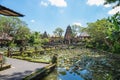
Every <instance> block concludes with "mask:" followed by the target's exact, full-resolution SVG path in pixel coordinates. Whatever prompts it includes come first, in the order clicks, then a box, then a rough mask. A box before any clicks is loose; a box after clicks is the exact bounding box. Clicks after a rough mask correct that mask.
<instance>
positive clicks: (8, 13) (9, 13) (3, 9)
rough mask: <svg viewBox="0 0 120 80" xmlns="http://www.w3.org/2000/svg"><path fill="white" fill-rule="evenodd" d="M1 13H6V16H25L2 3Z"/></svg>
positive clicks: (0, 6)
mask: <svg viewBox="0 0 120 80" xmlns="http://www.w3.org/2000/svg"><path fill="white" fill-rule="evenodd" d="M0 14H2V15H5V16H15V17H23V16H24V15H23V14H20V13H18V12H16V11H13V10H11V9H9V8H7V7H4V6H2V5H0Z"/></svg>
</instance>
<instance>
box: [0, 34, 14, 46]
mask: <svg viewBox="0 0 120 80" xmlns="http://www.w3.org/2000/svg"><path fill="white" fill-rule="evenodd" d="M12 40H13V37H11V36H9V35H8V34H7V33H2V34H0V46H1V47H2V46H8V42H9V41H12Z"/></svg>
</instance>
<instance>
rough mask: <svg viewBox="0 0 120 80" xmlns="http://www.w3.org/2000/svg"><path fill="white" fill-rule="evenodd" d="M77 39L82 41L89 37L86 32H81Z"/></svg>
mask: <svg viewBox="0 0 120 80" xmlns="http://www.w3.org/2000/svg"><path fill="white" fill-rule="evenodd" d="M78 37H79V39H80V40H83V39H89V38H90V35H88V34H87V33H86V32H81V33H80V35H79V36H78Z"/></svg>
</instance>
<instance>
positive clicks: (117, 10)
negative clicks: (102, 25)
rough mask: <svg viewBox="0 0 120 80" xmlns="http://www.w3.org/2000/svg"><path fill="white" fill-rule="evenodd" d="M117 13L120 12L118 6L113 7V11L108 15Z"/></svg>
mask: <svg viewBox="0 0 120 80" xmlns="http://www.w3.org/2000/svg"><path fill="white" fill-rule="evenodd" d="M117 12H120V6H117V7H115V8H114V9H112V10H110V11H109V12H108V14H110V15H113V14H115V13H117Z"/></svg>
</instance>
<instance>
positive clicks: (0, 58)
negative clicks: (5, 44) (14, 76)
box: [0, 52, 3, 68]
mask: <svg viewBox="0 0 120 80" xmlns="http://www.w3.org/2000/svg"><path fill="white" fill-rule="evenodd" d="M2 66H3V53H2V52H0V68H2Z"/></svg>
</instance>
